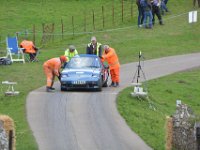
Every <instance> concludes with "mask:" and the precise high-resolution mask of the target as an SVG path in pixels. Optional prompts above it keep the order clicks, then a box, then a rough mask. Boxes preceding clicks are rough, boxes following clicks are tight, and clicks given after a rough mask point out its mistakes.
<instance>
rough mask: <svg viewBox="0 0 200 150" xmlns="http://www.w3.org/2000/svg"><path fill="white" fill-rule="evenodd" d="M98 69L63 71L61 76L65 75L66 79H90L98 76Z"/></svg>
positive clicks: (99, 70)
mask: <svg viewBox="0 0 200 150" xmlns="http://www.w3.org/2000/svg"><path fill="white" fill-rule="evenodd" d="M100 72H101V69H100V68H94V69H93V68H88V69H64V70H63V71H62V75H67V77H92V76H94V75H97V74H100Z"/></svg>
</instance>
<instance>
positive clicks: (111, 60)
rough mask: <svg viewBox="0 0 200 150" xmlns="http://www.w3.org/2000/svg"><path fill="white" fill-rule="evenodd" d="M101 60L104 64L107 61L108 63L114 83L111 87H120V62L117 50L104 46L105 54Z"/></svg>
mask: <svg viewBox="0 0 200 150" xmlns="http://www.w3.org/2000/svg"><path fill="white" fill-rule="evenodd" d="M101 60H102V61H103V62H104V61H105V60H106V61H107V62H108V65H109V68H110V74H111V80H112V83H111V85H110V87H117V86H119V69H120V64H119V60H118V56H117V54H116V52H115V50H114V49H113V48H111V47H109V46H108V45H104V53H103V55H102V57H101Z"/></svg>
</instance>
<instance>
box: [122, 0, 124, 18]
mask: <svg viewBox="0 0 200 150" xmlns="http://www.w3.org/2000/svg"><path fill="white" fill-rule="evenodd" d="M123 21H124V0H122V22H123Z"/></svg>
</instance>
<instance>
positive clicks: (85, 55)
mask: <svg viewBox="0 0 200 150" xmlns="http://www.w3.org/2000/svg"><path fill="white" fill-rule="evenodd" d="M78 56H79V57H92V58H98V56H97V55H93V54H79V55H78Z"/></svg>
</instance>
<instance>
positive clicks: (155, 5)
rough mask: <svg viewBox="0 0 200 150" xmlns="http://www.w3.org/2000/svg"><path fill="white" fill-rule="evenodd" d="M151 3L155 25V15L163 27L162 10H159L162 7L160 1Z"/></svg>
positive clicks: (153, 0) (156, 0) (155, 0)
mask: <svg viewBox="0 0 200 150" xmlns="http://www.w3.org/2000/svg"><path fill="white" fill-rule="evenodd" d="M151 3H152V15H153V19H152V22H153V25H154V24H155V15H156V16H157V17H158V20H159V24H160V25H163V21H162V17H161V13H160V8H159V6H160V3H159V0H151Z"/></svg>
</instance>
